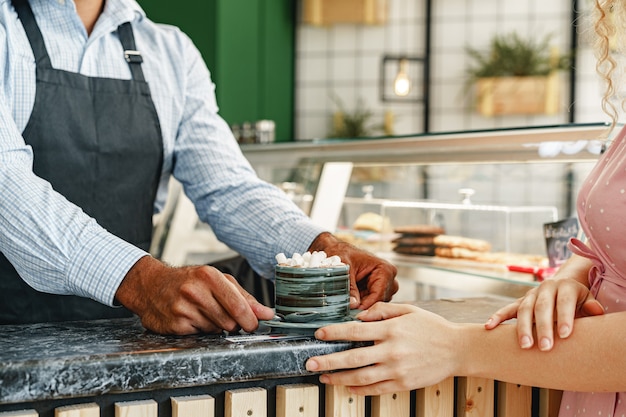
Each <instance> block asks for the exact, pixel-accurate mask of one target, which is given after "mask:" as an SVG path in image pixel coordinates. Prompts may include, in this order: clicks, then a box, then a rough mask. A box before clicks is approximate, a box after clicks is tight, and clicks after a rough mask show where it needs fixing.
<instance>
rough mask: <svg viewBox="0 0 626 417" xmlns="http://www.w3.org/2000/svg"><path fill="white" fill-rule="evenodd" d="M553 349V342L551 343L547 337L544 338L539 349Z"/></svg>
mask: <svg viewBox="0 0 626 417" xmlns="http://www.w3.org/2000/svg"><path fill="white" fill-rule="evenodd" d="M551 347H552V342H551V341H550V339H548V338H547V337H542V338H541V341H540V342H539V349H540V350H550V348H551Z"/></svg>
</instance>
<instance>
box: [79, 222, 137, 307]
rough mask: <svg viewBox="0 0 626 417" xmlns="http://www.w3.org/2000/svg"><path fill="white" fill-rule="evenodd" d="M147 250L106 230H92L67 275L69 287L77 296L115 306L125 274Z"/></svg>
mask: <svg viewBox="0 0 626 417" xmlns="http://www.w3.org/2000/svg"><path fill="white" fill-rule="evenodd" d="M146 255H149V254H148V253H147V252H146V251H144V250H142V249H139V248H138V247H136V246H133V245H131V244H130V243H128V242H126V241H124V240H122V239H120V238H118V237H117V236H114V235H112V234H110V233H108V232H106V231H104V230H92V231H91V233H89V234H88V236H86V237H85V238H84V239H81V245H80V247H79V248H77V250H76V252H75V253H74V256H73V257H72V259H73V260H74V262H73V263H72V264H71V266H70V268H69V270H68V273H67V279H68V287H69V288H70V289H71V290H72V292H73V293H74V294H76V295H79V296H82V297H88V298H92V299H94V300H96V301H98V302H100V303H102V304H105V305H108V306H114V300H115V293H116V292H117V288H118V287H119V286H120V284H121V282H122V280H123V279H124V277H125V276H126V273H127V272H128V271H129V270H130V268H132V266H133V265H135V263H136V262H137V261H138V260H139V259H141V258H142V257H144V256H146Z"/></svg>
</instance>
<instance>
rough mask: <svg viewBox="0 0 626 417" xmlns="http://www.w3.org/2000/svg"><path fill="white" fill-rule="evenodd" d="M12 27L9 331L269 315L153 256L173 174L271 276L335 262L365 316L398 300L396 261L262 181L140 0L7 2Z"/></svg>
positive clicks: (235, 287)
mask: <svg viewBox="0 0 626 417" xmlns="http://www.w3.org/2000/svg"><path fill="white" fill-rule="evenodd" d="M0 25H1V29H2V30H1V31H0V61H1V62H0V63H1V67H2V68H4V69H5V70H4V72H3V74H2V75H0V82H1V83H2V84H1V85H0V91H1V92H2V94H1V96H0V97H1V100H0V252H2V256H1V259H0V322H1V323H5V324H6V323H32V322H46V321H63V320H76V319H95V318H109V317H122V316H128V315H130V314H132V313H136V314H137V315H139V316H140V317H141V320H142V323H143V325H144V326H145V327H146V328H148V329H151V330H153V331H156V332H160V333H174V334H188V333H196V332H212V331H219V330H220V329H226V330H232V329H236V328H243V329H244V330H248V331H251V330H254V329H255V328H256V327H257V324H258V323H257V320H258V319H269V318H271V317H272V311H271V310H270V309H269V308H267V307H265V306H263V305H261V304H260V303H258V302H257V301H256V300H255V299H254V298H253V297H252V296H251V295H249V294H248V293H246V292H245V291H244V290H243V289H242V288H241V287H240V285H239V284H238V283H237V281H236V280H235V279H234V278H233V277H232V276H230V275H225V274H222V273H220V272H219V271H218V270H216V269H215V268H212V267H208V266H193V267H191V266H189V267H180V268H173V267H170V266H168V265H165V264H163V263H161V262H160V261H158V260H156V259H154V258H152V257H150V256H149V255H148V253H147V252H146V250H147V249H148V247H149V242H150V239H151V232H152V223H151V221H152V214H153V212H154V209H155V207H156V208H157V210H158V209H159V208H161V207H162V203H163V201H164V196H165V193H166V187H167V181H168V179H169V176H170V175H174V176H175V177H176V178H177V179H178V180H179V181H180V182H181V183H182V184H183V185H184V187H185V192H186V194H187V195H188V196H189V197H190V199H191V200H192V201H193V202H194V204H195V206H196V209H197V211H198V213H199V216H200V218H201V219H202V220H203V221H206V222H207V223H209V224H210V225H211V227H212V228H213V230H214V231H215V233H216V235H217V236H218V238H219V239H220V240H222V241H223V242H225V243H226V244H228V245H229V246H230V247H232V248H233V249H235V250H236V251H238V252H239V253H241V254H243V255H244V256H245V257H246V258H247V259H248V261H249V262H250V264H251V265H252V267H253V268H254V269H255V271H257V272H258V273H259V274H261V275H262V276H266V277H267V276H271V270H272V265H273V263H274V255H275V254H276V253H279V252H284V253H293V252H296V251H297V252H303V251H305V250H307V249H309V250H325V251H326V252H327V253H329V254H333V255H339V256H341V257H342V260H343V261H344V262H347V263H349V264H351V266H352V268H351V273H352V274H353V275H352V276H351V278H352V288H351V295H352V297H353V300H352V306H353V307H359V306H360V307H362V308H367V307H369V306H370V305H372V304H373V303H374V302H375V301H378V300H389V299H390V297H391V296H392V295H393V294H394V293H395V292H396V291H397V282H396V280H395V274H396V269H395V268H394V267H393V266H392V265H390V264H389V263H387V262H385V261H383V260H381V259H378V258H376V257H375V256H373V255H371V254H369V253H367V252H364V251H361V250H358V249H356V248H354V247H352V246H350V245H348V244H346V243H343V242H341V241H339V240H337V239H336V238H334V237H333V236H332V235H331V234H330V233H327V232H326V231H325V230H322V229H319V228H318V227H316V226H315V225H313V224H312V223H311V222H310V221H309V219H308V218H307V217H306V216H305V215H304V214H303V213H302V212H301V211H300V210H299V209H298V208H297V207H296V206H295V205H293V204H292V203H291V202H290V201H289V200H288V199H287V198H286V196H284V194H283V193H282V192H281V191H280V190H278V189H276V188H275V187H273V186H271V185H269V184H267V183H264V182H262V181H261V180H259V179H258V177H256V175H255V173H254V171H253V170H252V168H251V167H250V165H249V164H248V163H247V161H246V160H245V158H244V157H243V156H242V154H241V152H240V150H239V147H238V145H237V143H236V141H235V140H234V138H233V136H232V134H231V132H230V130H229V129H228V126H227V125H226V123H225V122H224V121H223V120H222V119H221V118H220V117H219V116H218V114H217V105H216V103H215V95H214V85H213V84H212V82H211V79H210V76H209V73H208V70H207V69H206V66H205V65H204V63H203V61H202V58H201V56H200V54H199V52H198V51H197V49H196V48H195V47H194V46H193V44H192V42H191V41H190V40H189V39H188V38H187V37H186V36H185V35H184V34H182V33H181V32H180V31H179V30H178V29H176V28H173V27H169V26H163V25H157V24H155V23H153V22H152V21H150V20H149V19H147V18H146V16H145V14H144V12H143V11H142V10H141V8H140V7H139V5H138V4H137V3H136V2H135V1H134V0H106V2H105V0H41V1H36V2H32V3H31V4H29V2H28V0H12V1H10V2H9V1H6V2H2V3H0ZM121 306H123V307H125V308H122V307H121Z"/></svg>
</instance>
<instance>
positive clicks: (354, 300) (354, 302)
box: [344, 297, 359, 307]
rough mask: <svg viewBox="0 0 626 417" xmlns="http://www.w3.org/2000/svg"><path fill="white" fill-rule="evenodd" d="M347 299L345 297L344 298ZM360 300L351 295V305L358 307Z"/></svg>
mask: <svg viewBox="0 0 626 417" xmlns="http://www.w3.org/2000/svg"><path fill="white" fill-rule="evenodd" d="M344 300H345V298H344ZM358 305H359V302H358V301H357V300H356V297H350V306H351V307H358Z"/></svg>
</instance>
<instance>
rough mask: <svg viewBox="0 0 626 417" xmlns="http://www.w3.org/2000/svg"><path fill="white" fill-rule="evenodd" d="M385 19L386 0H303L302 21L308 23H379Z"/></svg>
mask: <svg viewBox="0 0 626 417" xmlns="http://www.w3.org/2000/svg"><path fill="white" fill-rule="evenodd" d="M386 20H387V0H341V1H337V0H304V2H303V7H302V21H303V23H306V24H310V25H318V26H323V25H333V24H337V23H356V24H364V25H379V24H383V23H385V21H386Z"/></svg>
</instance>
